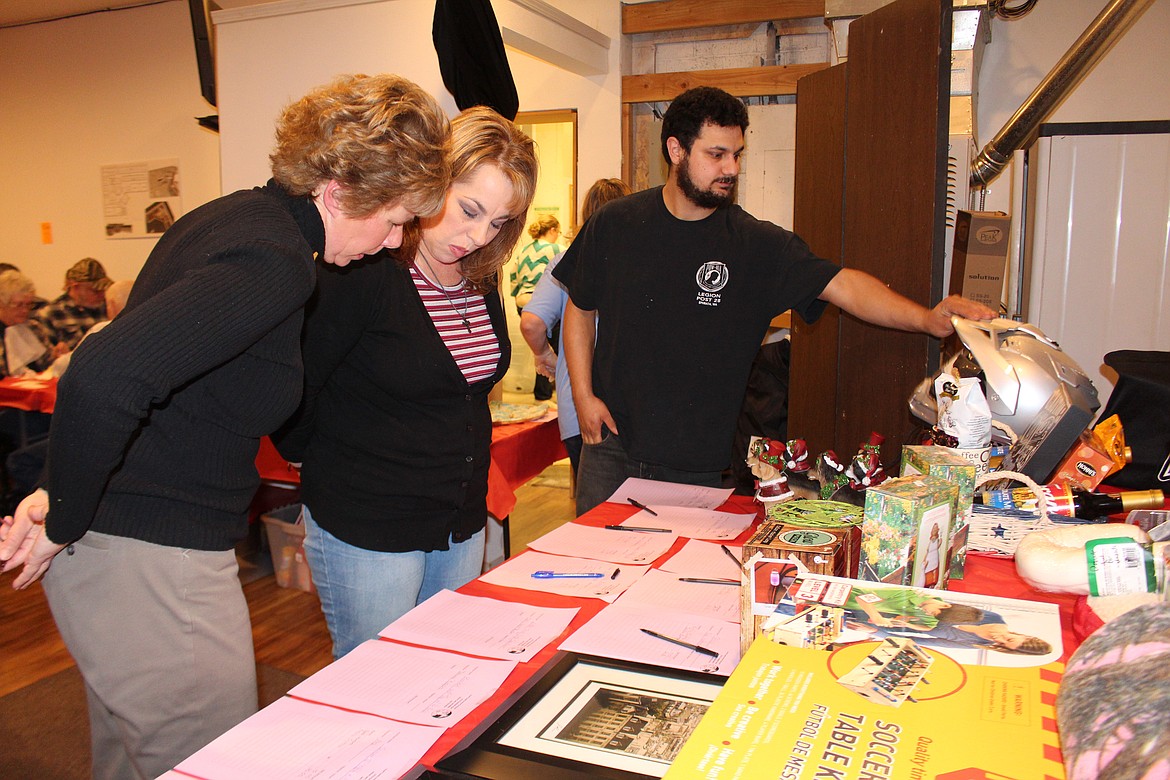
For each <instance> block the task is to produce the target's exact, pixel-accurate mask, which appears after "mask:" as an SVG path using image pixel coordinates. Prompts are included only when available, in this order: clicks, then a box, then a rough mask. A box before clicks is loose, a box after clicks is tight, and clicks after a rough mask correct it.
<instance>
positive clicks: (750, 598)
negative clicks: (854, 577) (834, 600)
mask: <svg viewBox="0 0 1170 780" xmlns="http://www.w3.org/2000/svg"><path fill="white" fill-rule="evenodd" d="M793 503H794V504H795V503H799V502H793ZM853 509H854V510H855V511H856V509H857V507H853ZM856 530H857V529H856V527H855V526H847V527H842V528H801V527H798V526H793V525H789V524H787V523H769V522H764V523H761V524H760V527H759V528H757V529H756V532H755V533H754V534H753V535H752V537H751V538H750V539H748V540H747V541H746V542H745V543H744V545H743V560H744V562H745V563H744V581H743V586H742V587H741V589H740V646H741V649H742V650H746V649H747V647H748V646H749V645H751V643H752V640H753V639H755V638H756V637H757V636H758V635H759V634H760V631H761V628H762V626H763V623H764V621H765V620H767V619H768V618H769V617H771V616H772V614H773V611H774V609H775V608H776V607H777V606H779V604H780V601H781V599H782V598H783V597H784V595H785V593H786V592H787V589H788V586H789V585H791V584H792V582H793V581H794V580H795V579H796V577H797V576H799V575H800V574H804V573H807V572H810V571H811V572H815V573H817V574H832V575H834V576H838V577H847V576H848V575H847V574H845V573H844V572H845V571H846V566H847V565H848V564H847V561H848V559H849V550H850V549H851V547H852V542H851V540H852V536H853V534H854V533H855V532H856Z"/></svg>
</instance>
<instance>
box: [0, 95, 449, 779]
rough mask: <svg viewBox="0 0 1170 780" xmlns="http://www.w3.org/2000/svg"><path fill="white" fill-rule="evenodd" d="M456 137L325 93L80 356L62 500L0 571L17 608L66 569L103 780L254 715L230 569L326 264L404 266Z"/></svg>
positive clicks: (369, 98) (59, 488)
mask: <svg viewBox="0 0 1170 780" xmlns="http://www.w3.org/2000/svg"><path fill="white" fill-rule="evenodd" d="M447 133H448V122H447V118H446V117H445V116H444V115H443V112H442V110H441V109H440V108H439V106H438V104H437V103H436V102H435V101H434V99H433V98H432V97H430V96H429V95H427V94H426V93H425V92H423V91H422V90H421V89H419V88H418V87H417V86H416V85H415V84H413V83H411V82H409V81H407V80H406V79H402V78H399V77H397V76H373V77H366V76H354V77H346V78H343V79H339V80H338V81H337V82H335V83H334V84H332V85H330V86H328V87H323V88H321V89H318V90H315V91H314V92H312V93H310V94H309V95H307V96H306V97H304V98H303V99H301V100H300V101H297V102H296V103H294V104H292V105H291V106H289V107H288V108H287V109H285V111H284V113H283V114H282V116H281V118H280V121H279V123H278V124H277V133H276V149H275V151H274V153H273V154H272V158H271V159H272V173H273V179H272V180H271V181H269V182H268V184H267V185H265V186H264V187H260V188H257V189H254V190H246V191H241V192H236V193H233V194H230V195H227V196H225V197H222V198H219V199H217V200H214V201H212V202H210V203H208V204H205V205H203V206H201V207H200V208H198V209H196V210H194V211H192V212H190V213H189V214H187V215H185V216H183V217H182V218H181V219H179V220H178V221H177V222H176V223H175V224H174V225H173V226H172V227H171V228H170V229H169V230H167V232H166V233H165V234H164V235H163V236H162V238H160V239H159V241H158V244H157V245H156V246H155V248H154V250H153V251H152V252H151V254H150V257H149V259H147V261H146V264H145V265H144V266H143V269H142V272H141V273H140V274H139V275H138V278H137V280H136V281H135V283H134V291H133V293H132V294H131V296H130V300H129V302H128V304H127V306H126V309H125V310H124V311H123V312H122V314H121V315H119V316H118V318H117V320H115V321H113V322H111V323H110V325H109V327H107V328H105V329H104V330H103V331H102V332H101V333H98V334H96V335H94V336H93V337H92V338H89V339H86V340H85V343H84V344H82V345H81V346H80V347H79V348H78V349H77V351H76V352H75V353H74V356H73V359H72V364H71V366H70V368H69V371H68V372H67V373H66V374H65V375H64V376H63V377H62V379H61V384H60V386H59V388H58V397H57V407H56V410H55V412H54V414H53V427H52V435H51V436H50V439H49V442H50V444H49V446H50V451H49V469H48V491H47V493H46V491H44V490H38V491H36V492H35V493H33V494H32V495H31V496H29V497H28V498H26V499H25V500H24V501H23V502H22V503H21V506H20V507H19V508H18V509H17V512H16V515H15V518H6V519H5V521H4V523H3V524H0V560H5V561H6V563H5V565H4V569H5V570H8V569H10V568H12V567H14V566H17V565H21V564H23V565H24V569H23V571H22V572H21V573H20V575H19V576H18V577H17V578H16V580H15V581H14V583H13V584H14V586H16V587H23V586H27V585H28V584H29V583H30V582H32V581H33V580H35V579H36V578H38V577H39V576H40V575H41V574H44V573H45V571H46V570H47V569H49V564H50V562H53V565H52V569H51V570H49V571H48V574H47V575H46V576H45V594H46V596H47V597H48V600H49V605H50V607H51V608H52V611H53V617H54V619H55V620H56V622H57V626H58V628H59V629H60V631H61V635H62V637H63V638H64V640H65V643H66V645H67V646H68V648H69V651H70V653H71V654H72V655H73V657H74V659H75V660H76V661H77V665H78V667H79V669H80V670H81V673H82V676H83V677H84V678H85V683H86V691H87V694H88V697H89V705H90V706H89V712H90V731H91V736H92V742H93V763H94V767H93V774H94V777H119V778H153V777H157V776H158V775H160V774H162V773H163V772H165V771H167V770H168V769H170V768H171V767H173V766H174V765H176V764H177V763H178V762H179V761H181V760H182V759H184V758H186V757H187V756H188V755H190V754H191V753H193V752H195V751H196V750H198V749H199V748H201V747H203V745H205V744H206V743H207V742H209V741H211V740H212V739H214V738H215V737H217V736H218V735H219V734H220V733H222V732H224V731H226V730H227V729H228V728H230V727H232V726H234V725H235V724H236V723H237V722H239V721H240V720H243V719H244V718H245V717H247V716H248V715H250V714H251V713H252V712H255V710H256V704H257V699H256V662H255V657H254V654H253V649H252V632H251V625H250V623H249V619H248V608H247V603H246V602H245V600H244V595H243V592H242V590H241V588H240V582H239V578H238V576H237V567H236V558H235V552H234V549H233V548H234V546H235V544H236V542H237V541H239V540H240V539H241V538H243V537H244V535H245V534H246V532H247V526H248V505H249V502H250V500H251V498H252V495H253V494H254V493H255V491H256V487H257V485H258V483H259V478H258V476H257V474H256V468H255V458H256V451H257V448H258V446H259V440H260V437H261V436H263V435H264V434H266V433H268V432H270V431H271V430H272V429H274V428H275V427H276V426H278V425H279V424H280V423H281V422H282V421H283V420H284V419H285V418H286V417H287V416H288V414H289V413H291V412H292V411H293V410H294V409H296V407H297V403H298V400H299V398H300V393H301V387H302V384H303V380H302V370H301V355H300V349H299V347H300V344H299V341H300V331H301V325H302V322H303V314H302V312H303V307H304V305H305V303H306V301H307V300H308V299H309V296H310V294H311V293H312V291H313V286H314V284H315V276H316V271H315V265H314V259H315V258H320V259H322V260H323V261H324V262H325V263H328V264H332V265H337V266H342V265H345V264H347V263H349V262H350V261H352V260H355V259H357V258H359V257H361V256H363V255H366V254H371V253H376V252H378V251H381V250H382V249H384V248H389V247H396V246H398V245H399V244H400V243H401V241H402V232H403V226H404V224H405V223H407V222H409V221H411V220H413V219H414V217H415V215H416V214H420V213H421V214H431V213H435V212H436V211H437V210H438V209H439V208H440V205H441V203H442V202H443V198H444V196H445V192H446V190H447V186H448V183H449V178H448V173H449V169H448V167H447V164H446V154H445V149H446V142H447ZM46 512H47V517H46ZM65 545H69V553H68V554H66V555H57V553H59V552H60V551H61V550H62V549H63V548H64V547H65ZM55 555H56V556H57V557H56V559H55V560H54V557H53V556H55Z"/></svg>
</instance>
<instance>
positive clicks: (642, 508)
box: [626, 498, 658, 517]
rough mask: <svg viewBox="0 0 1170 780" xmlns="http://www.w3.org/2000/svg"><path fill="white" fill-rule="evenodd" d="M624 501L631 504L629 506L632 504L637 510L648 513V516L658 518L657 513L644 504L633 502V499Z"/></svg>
mask: <svg viewBox="0 0 1170 780" xmlns="http://www.w3.org/2000/svg"><path fill="white" fill-rule="evenodd" d="M626 501H628V502H629V503H631V504H633V505H634V506H636V507H638V508H639V509H641V510H642V511H643V512H649V513H650V514H652V515H654V516H655V517H658V513H657V512H655V511H654V510H653V509H651V508H650V507H648V506H646V505H645V504H643V503H642V502H641V501H635V500H634V499H632V498H627V499H626Z"/></svg>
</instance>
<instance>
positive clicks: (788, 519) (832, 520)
mask: <svg viewBox="0 0 1170 780" xmlns="http://www.w3.org/2000/svg"><path fill="white" fill-rule="evenodd" d="M863 516H864V513H863V510H862V508H861V507H859V506H855V505H853V504H846V503H844V502H843V501H825V500H823V499H816V498H798V499H796V500H795V501H786V502H784V503H782V504H771V505H769V506H768V508H767V510H766V513H765V515H764V521H765V522H772V523H783V524H784V525H785V526H787V527H788V528H818V529H833V530H834V531H840V532H842V533H841V537H842V545H841V553H842V554H843V555H844V565H843V566H842V565H841V564H839V563H838V562H836V561H834V562H833V564H832V568H833V569H834V570H837V569H840V571H841V572H843V573H842V574H839V575H837V576H839V577H856V576H857V566H858V564H859V562H860V558H861V520H862V518H863ZM794 554H795V550H794ZM796 557H798V558H800V560H801V561H802V562H803V563H805V565H807V566H808V567H809V570H810V571H816V568H815V567H814V565H812V564H809V563H808V561H805V560H804V558H802V557H801V556H799V555H797V556H796ZM813 563H814V564H815V561H814V562H813ZM826 573H827V572H826Z"/></svg>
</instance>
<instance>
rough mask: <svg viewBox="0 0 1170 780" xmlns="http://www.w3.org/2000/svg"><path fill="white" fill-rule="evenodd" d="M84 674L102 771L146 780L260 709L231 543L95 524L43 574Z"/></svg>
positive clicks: (108, 777)
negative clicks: (208, 545) (190, 542)
mask: <svg viewBox="0 0 1170 780" xmlns="http://www.w3.org/2000/svg"><path fill="white" fill-rule="evenodd" d="M44 582H45V594H46V595H47V596H48V600H49V607H50V609H51V610H52V612H53V618H54V620H56V622H57V628H58V629H60V631H61V636H62V638H63V639H64V640H65V645H66V646H67V647H68V648H69V652H70V653H72V654H73V658H74V660H75V661H76V662H77V666H78V668H79V669H80V671H81V674H82V676H83V677H84V678H85V687H86V695H87V698H88V702H89V723H90V737H91V741H92V743H93V777H94V778H95V780H121V779H122V778H127V779H131V780H139V778H141V779H142V780H146V779H147V778H155V777H157V776H158V775H160V774H162V773H163V772H166V771H167V770H168V769H171V768H172V767H174V766H175V765H176V764H178V763H179V762H181V761H182V760H183V759H185V758H186V757H187V756H189V755H191V754H192V753H194V752H195V751H196V750H198V749H199V748H201V747H203V746H204V745H206V744H207V743H208V742H210V741H211V740H213V739H215V738H216V737H217V736H219V735H220V734H222V733H223V732H225V731H227V730H228V729H229V728H231V727H232V726H234V725H236V724H237V723H239V722H240V721H241V720H243V719H245V718H247V717H248V716H249V715H251V714H252V713H254V712H255V711H256V703H257V696H256V662H255V655H254V653H253V649H252V628H251V623H250V621H249V619H248V605H247V602H246V601H245V600H244V593H243V591H242V590H241V588H240V582H239V578H238V576H237V564H236V558H235V553H234V552H233V551H231V550H228V551H226V552H206V551H202V550H182V549H179V548H176V547H163V546H160V545H156V544H150V543H148V542H142V541H139V540H137V539H127V538H123V537H119V536H110V535H108V534H99V533H94V532H90V533H88V534H86V535H85V536H84V537H82V538H81V539H80V540H79V541H78V542H76V543H75V544H74V545H73V554H69V551H68V550H66V551H62V552H61V553H60V554H59V555H57V557H56V558H55V559H54V560H53V565H52V568H50V569H49V571H48V572H47V573H46V575H45V580H44Z"/></svg>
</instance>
